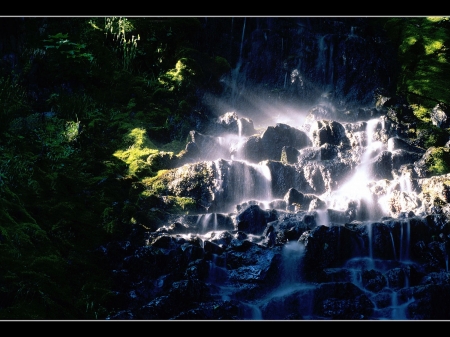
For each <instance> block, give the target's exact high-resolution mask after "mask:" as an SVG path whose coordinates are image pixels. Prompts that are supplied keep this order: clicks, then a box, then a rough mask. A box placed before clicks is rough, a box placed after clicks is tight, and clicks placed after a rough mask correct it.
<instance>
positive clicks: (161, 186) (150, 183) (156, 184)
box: [141, 170, 169, 197]
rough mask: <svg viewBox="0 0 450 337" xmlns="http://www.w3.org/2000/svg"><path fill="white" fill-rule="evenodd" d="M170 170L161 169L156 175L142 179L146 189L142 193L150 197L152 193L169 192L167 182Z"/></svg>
mask: <svg viewBox="0 0 450 337" xmlns="http://www.w3.org/2000/svg"><path fill="white" fill-rule="evenodd" d="M168 172H169V170H160V171H158V173H157V174H156V176H155V177H148V178H144V179H142V181H141V182H142V184H143V185H144V186H145V188H146V190H145V191H143V192H142V195H143V196H145V197H148V196H150V195H158V194H165V193H166V192H167V183H168V182H169V179H168V177H167V175H166V174H167V173H168Z"/></svg>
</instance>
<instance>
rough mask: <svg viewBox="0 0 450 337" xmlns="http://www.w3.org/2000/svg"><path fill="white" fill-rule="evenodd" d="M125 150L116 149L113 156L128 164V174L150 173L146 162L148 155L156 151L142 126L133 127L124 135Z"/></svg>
mask: <svg viewBox="0 0 450 337" xmlns="http://www.w3.org/2000/svg"><path fill="white" fill-rule="evenodd" d="M124 144H125V146H128V148H127V149H126V150H117V151H116V152H114V156H115V157H117V158H119V159H121V160H123V161H124V162H125V163H126V164H127V165H128V174H129V175H132V176H134V175H139V176H142V175H145V174H147V175H151V174H152V171H151V168H150V166H149V164H148V163H147V158H148V156H150V155H152V154H156V153H158V150H157V149H156V146H155V145H154V144H153V143H152V142H151V141H150V139H149V138H148V136H147V132H146V131H145V129H143V128H134V129H132V130H131V131H130V132H129V133H128V134H126V135H125V137H124Z"/></svg>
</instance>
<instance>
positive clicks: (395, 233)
mask: <svg viewBox="0 0 450 337" xmlns="http://www.w3.org/2000/svg"><path fill="white" fill-rule="evenodd" d="M387 111H388V108H387V107H383V106H380V107H379V108H370V109H355V110H349V111H348V114H346V115H343V116H340V118H339V119H338V120H332V119H325V118H323V116H324V114H327V111H325V110H324V107H323V106H320V105H318V106H314V107H312V108H311V109H310V110H309V113H308V115H307V116H306V118H303V124H300V125H299V124H297V125H293V126H290V125H287V124H283V123H278V124H276V125H272V126H268V127H267V128H265V129H263V130H259V131H257V130H255V129H254V128H253V121H252V120H249V119H243V118H242V117H239V115H238V114H236V113H226V114H224V115H223V116H220V117H219V118H218V119H217V120H216V121H215V122H214V123H213V124H212V125H211V127H210V128H209V130H213V131H212V133H211V134H202V133H199V132H198V131H195V130H193V131H192V132H191V141H190V143H189V144H188V145H187V146H186V150H185V151H184V152H182V153H181V154H180V155H179V156H178V157H176V158H173V159H172V160H173V163H174V165H175V163H176V165H175V167H174V168H173V169H170V170H167V171H165V172H163V173H162V174H161V175H160V176H159V178H156V179H154V180H153V181H152V183H151V184H148V185H147V189H148V191H147V192H148V194H146V195H147V196H148V195H151V198H157V199H158V200H159V202H158V204H159V205H160V208H159V210H164V209H166V210H170V209H171V208H170V207H171V202H173V200H174V198H190V199H191V200H193V201H194V202H195V205H196V208H195V210H192V209H191V211H190V212H189V214H186V212H177V213H176V214H175V213H174V212H168V213H165V215H164V216H163V217H160V219H162V220H161V222H160V224H159V225H158V226H154V225H153V227H152V228H150V227H147V228H148V230H147V231H146V232H141V234H140V235H141V238H140V241H139V240H138V241H135V243H133V244H131V245H125V244H122V245H121V246H120V248H117V247H116V249H112V247H104V251H103V254H105V257H106V258H107V259H108V260H109V262H110V263H112V268H113V269H114V273H116V276H117V279H118V280H121V281H120V282H121V284H122V285H121V286H120V287H119V288H120V289H118V291H120V292H121V293H122V294H123V299H124V304H123V307H121V308H119V309H120V310H118V312H117V313H116V314H115V315H112V316H110V317H109V318H110V319H448V317H450V315H449V312H450V308H449V307H448V304H447V302H445V298H444V297H443V298H437V297H436V296H435V294H436V293H438V292H440V291H445V290H446V289H447V288H448V286H449V285H448V279H449V276H448V275H449V274H448V239H449V234H450V233H449V227H448V223H449V222H448V214H449V213H448V209H449V207H450V206H449V203H448V202H449V201H450V199H449V198H448V194H449V193H448V184H450V175H442V176H433V177H429V176H427V174H425V173H424V172H426V171H424V170H423V165H424V157H426V156H427V152H426V151H425V149H423V148H421V147H419V146H417V145H415V144H414V142H413V141H412V140H411V139H409V138H408V137H405V136H404V133H403V132H402V130H403V129H402V128H404V126H403V125H401V124H400V123H397V122H396V121H394V120H392V119H391V118H389V116H388V113H387ZM244 125H247V127H246V128H244ZM215 130H221V132H218V133H217V134H215V133H214V132H216V131H215ZM244 130H247V131H244ZM161 185H164V186H165V187H164V188H161V187H159V189H158V188H156V187H155V186H161ZM155 191H159V192H158V193H155ZM171 200H172V201H171ZM144 204H145V203H144V202H143V205H144ZM156 211H157V210H156V209H155V208H153V209H150V210H147V211H145V212H146V214H147V215H146V216H141V218H140V221H142V225H144V224H147V225H149V224H150V223H151V219H152V216H153V215H152V213H155V212H156ZM145 212H144V213H145ZM149 226H150V225H149ZM144 240H145V243H144ZM136 242H141V244H137V243H136ZM435 305H437V306H440V307H441V308H442V310H440V311H439V312H437V311H428V310H425V309H424V308H426V307H431V306H435Z"/></svg>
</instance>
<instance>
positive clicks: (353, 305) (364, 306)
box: [313, 282, 374, 320]
mask: <svg viewBox="0 0 450 337" xmlns="http://www.w3.org/2000/svg"><path fill="white" fill-rule="evenodd" d="M313 306H314V313H316V314H317V315H319V316H322V317H328V318H331V319H351V320H360V319H367V318H368V317H370V316H371V314H372V312H373V309H374V304H373V303H372V301H370V299H369V298H368V297H367V295H366V294H365V293H364V292H363V291H362V290H361V289H359V288H358V287H357V286H355V285H354V284H353V283H341V282H338V283H323V284H321V285H319V287H318V288H317V290H316V291H315V297H314V304H313Z"/></svg>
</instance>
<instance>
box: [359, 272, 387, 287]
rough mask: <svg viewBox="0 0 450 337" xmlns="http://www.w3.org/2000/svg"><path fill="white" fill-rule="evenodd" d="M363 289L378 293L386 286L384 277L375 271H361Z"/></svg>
mask: <svg viewBox="0 0 450 337" xmlns="http://www.w3.org/2000/svg"><path fill="white" fill-rule="evenodd" d="M362 284H363V287H364V288H365V289H367V290H369V291H372V292H375V293H377V292H379V291H380V290H382V289H383V288H384V287H386V285H387V281H386V278H385V276H384V275H383V274H382V273H381V272H379V271H376V270H373V269H372V270H363V272H362Z"/></svg>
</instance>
